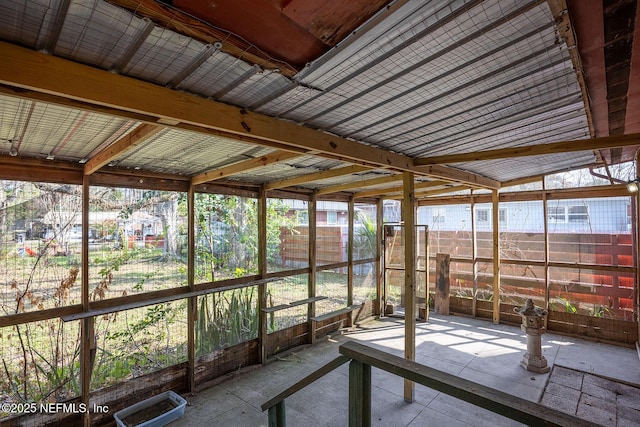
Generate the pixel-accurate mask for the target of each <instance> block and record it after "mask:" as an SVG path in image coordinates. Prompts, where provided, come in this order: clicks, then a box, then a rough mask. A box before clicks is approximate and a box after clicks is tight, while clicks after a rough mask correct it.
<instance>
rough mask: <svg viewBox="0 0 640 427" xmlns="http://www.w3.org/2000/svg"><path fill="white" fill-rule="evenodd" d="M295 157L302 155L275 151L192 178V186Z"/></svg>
mask: <svg viewBox="0 0 640 427" xmlns="http://www.w3.org/2000/svg"><path fill="white" fill-rule="evenodd" d="M294 157H300V154H296V153H290V152H288V151H275V152H273V153H269V154H266V155H264V156H260V157H256V158H254V159H249V160H245V161H242V162H237V163H233V164H231V165H229V166H224V167H221V168H218V169H213V170H210V171H207V172H204V173H201V174H200V175H196V176H194V177H193V178H191V185H198V184H204V183H205V182H210V181H215V180H216V179H222V178H226V177H229V176H232V175H236V174H239V173H242V172H247V171H250V170H252V169H257V168H261V167H263V166H267V165H271V164H274V163H279V162H284V161H286V160H289V159H293V158H294Z"/></svg>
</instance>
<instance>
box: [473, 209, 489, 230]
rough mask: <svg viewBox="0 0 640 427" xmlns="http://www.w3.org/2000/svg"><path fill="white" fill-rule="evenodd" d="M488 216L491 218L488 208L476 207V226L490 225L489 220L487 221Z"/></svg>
mask: <svg viewBox="0 0 640 427" xmlns="http://www.w3.org/2000/svg"><path fill="white" fill-rule="evenodd" d="M489 218H491V216H490V215H489V209H476V225H477V226H478V227H482V226H486V227H488V226H490V225H491V222H490V221H489Z"/></svg>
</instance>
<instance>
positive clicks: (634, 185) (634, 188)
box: [627, 177, 640, 193]
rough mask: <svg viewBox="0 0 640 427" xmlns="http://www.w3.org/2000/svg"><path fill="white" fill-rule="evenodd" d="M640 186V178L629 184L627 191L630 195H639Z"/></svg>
mask: <svg viewBox="0 0 640 427" xmlns="http://www.w3.org/2000/svg"><path fill="white" fill-rule="evenodd" d="M639 185H640V177H639V178H636V179H632V180H631V181H629V182H627V191H629V193H637V192H638V186H639Z"/></svg>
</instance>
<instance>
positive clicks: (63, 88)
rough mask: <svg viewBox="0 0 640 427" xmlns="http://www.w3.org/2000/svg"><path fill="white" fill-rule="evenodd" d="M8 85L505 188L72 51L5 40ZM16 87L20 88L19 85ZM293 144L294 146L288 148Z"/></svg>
mask: <svg viewBox="0 0 640 427" xmlns="http://www.w3.org/2000/svg"><path fill="white" fill-rule="evenodd" d="M0 50H1V51H2V52H3V59H4V60H3V61H0V84H4V85H7V86H8V87H9V88H3V90H2V92H4V93H11V94H13V95H14V96H19V97H21V98H34V99H42V98H43V94H46V95H47V96H46V98H47V99H48V100H49V102H55V103H57V104H60V105H68V106H73V107H74V108H84V109H90V110H94V111H96V110H97V111H102V112H104V113H109V114H113V115H118V116H121V117H127V118H133V119H136V120H142V121H147V122H151V123H158V122H162V123H163V124H166V125H168V126H173V127H176V128H184V129H188V130H196V131H198V130H200V131H203V132H205V133H210V132H211V131H212V130H213V131H220V132H224V133H225V134H227V135H232V136H234V137H236V138H238V139H241V140H242V139H243V138H247V137H248V138H251V139H252V141H253V142H256V143H258V144H261V145H264V146H274V144H275V145H276V146H277V147H278V148H279V149H287V150H288V149H289V148H290V149H291V151H296V152H300V151H304V152H308V153H309V154H316V155H319V156H323V157H327V158H331V159H338V160H342V161H346V162H349V163H353V164H358V165H365V166H369V167H375V168H385V169H389V170H393V171H396V172H402V171H410V172H414V173H416V174H418V175H423V176H432V177H436V178H439V179H444V180H447V181H451V182H460V183H466V184H471V185H477V186H480V187H486V188H499V187H500V183H499V182H498V181H496V180H493V179H490V178H486V177H483V176H479V175H476V174H473V173H468V172H464V171H459V170H456V169H452V168H448V167H445V166H442V165H432V166H430V167H420V168H418V167H415V166H414V163H413V159H412V158H411V157H408V156H404V155H401V154H397V153H393V152H390V151H387V150H383V149H380V148H375V147H371V146H364V145H363V144H361V143H359V142H356V141H352V140H349V139H346V138H341V137H339V136H336V135H332V134H329V133H326V132H322V131H318V130H315V129H311V128H308V127H305V126H299V125H297V124H295V123H292V122H288V121H284V120H281V119H277V118H273V117H269V116H266V115H263V114H259V113H254V112H251V111H247V110H246V109H244V108H239V107H235V106H231V105H227V104H224V103H222V102H216V101H211V100H207V99H204V98H201V97H198V96H195V95H190V94H187V93H183V92H178V91H175V90H171V89H168V88H164V87H160V86H158V85H155V84H152V83H148V82H142V81H140V80H136V79H133V78H130V77H126V76H122V75H117V74H113V73H109V72H107V71H104V70H100V69H96V68H93V67H90V66H86V65H83V64H79V63H75V62H72V61H69V60H66V59H62V58H58V57H55V56H51V55H47V54H43V53H40V52H36V51H33V50H30V49H26V48H23V47H19V46H16V45H12V44H10V43H5V42H0ZM10 88H15V89H13V91H12V90H11V89H10ZM285 147H286V148H285Z"/></svg>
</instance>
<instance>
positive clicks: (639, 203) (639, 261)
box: [631, 149, 640, 357]
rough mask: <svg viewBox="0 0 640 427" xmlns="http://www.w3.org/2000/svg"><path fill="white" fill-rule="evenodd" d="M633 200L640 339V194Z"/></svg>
mask: <svg viewBox="0 0 640 427" xmlns="http://www.w3.org/2000/svg"><path fill="white" fill-rule="evenodd" d="M638 176H640V149H639V150H638V151H636V178H637V177H638ZM632 197H633V200H632V202H631V204H632V206H633V205H634V204H635V210H634V212H633V213H634V216H635V221H633V224H632V226H633V237H634V240H635V242H634V243H635V244H634V245H633V248H634V249H635V254H634V255H635V259H634V265H635V267H636V280H635V282H636V283H635V286H634V287H633V289H634V291H635V295H634V296H635V301H634V302H635V307H634V308H635V310H634V311H635V315H636V321H637V322H638V337H640V313H639V311H640V250H638V241H640V224H639V221H640V192H638V191H636V193H635V195H634V196H632ZM636 349H637V350H638V357H640V343H639V341H636Z"/></svg>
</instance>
